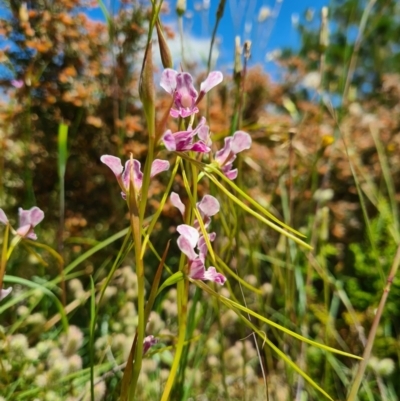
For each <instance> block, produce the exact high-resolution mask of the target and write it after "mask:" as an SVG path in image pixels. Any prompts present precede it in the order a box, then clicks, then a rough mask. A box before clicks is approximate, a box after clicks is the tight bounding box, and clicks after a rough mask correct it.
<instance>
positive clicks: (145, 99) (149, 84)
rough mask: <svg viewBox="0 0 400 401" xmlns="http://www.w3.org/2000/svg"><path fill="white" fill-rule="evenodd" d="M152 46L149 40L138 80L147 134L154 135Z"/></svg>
mask: <svg viewBox="0 0 400 401" xmlns="http://www.w3.org/2000/svg"><path fill="white" fill-rule="evenodd" d="M152 48H153V46H152V43H151V42H149V44H148V45H147V48H146V52H145V55H144V60H143V66H142V72H141V74H140V82H139V96H140V100H141V101H142V104H143V110H144V113H145V115H146V121H147V127H148V130H149V135H150V136H154V135H155V131H154V130H155V97H156V95H155V87H154V79H153V50H152Z"/></svg>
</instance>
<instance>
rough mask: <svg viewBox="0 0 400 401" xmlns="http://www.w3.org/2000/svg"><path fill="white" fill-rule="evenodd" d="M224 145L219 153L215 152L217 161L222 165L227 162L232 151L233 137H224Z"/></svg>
mask: <svg viewBox="0 0 400 401" xmlns="http://www.w3.org/2000/svg"><path fill="white" fill-rule="evenodd" d="M224 142H225V143H224V146H223V148H222V149H220V150H219V151H218V152H217V153H215V157H214V159H215V161H216V162H217V163H218V164H219V165H220V166H222V165H223V164H225V162H226V160H227V158H228V156H229V155H230V153H231V142H232V137H231V136H228V137H226V138H225V139H224Z"/></svg>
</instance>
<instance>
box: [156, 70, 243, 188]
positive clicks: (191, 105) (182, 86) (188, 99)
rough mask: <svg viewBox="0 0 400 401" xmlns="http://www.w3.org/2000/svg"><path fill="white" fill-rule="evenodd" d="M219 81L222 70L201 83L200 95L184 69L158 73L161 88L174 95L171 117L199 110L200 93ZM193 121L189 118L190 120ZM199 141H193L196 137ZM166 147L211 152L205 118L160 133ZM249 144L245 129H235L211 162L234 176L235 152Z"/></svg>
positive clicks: (228, 176)
mask: <svg viewBox="0 0 400 401" xmlns="http://www.w3.org/2000/svg"><path fill="white" fill-rule="evenodd" d="M221 81H222V73H221V72H219V71H213V72H211V73H210V74H209V75H208V77H207V78H206V80H205V81H204V82H202V83H201V85H200V94H198V93H197V91H196V89H195V88H194V86H193V78H192V76H191V75H190V74H189V73H187V72H181V73H178V72H177V71H174V70H172V69H170V68H167V69H166V70H164V72H163V74H162V76H161V87H162V88H164V89H165V90H166V91H167V92H168V93H170V94H171V95H172V96H173V99H174V107H175V108H171V110H170V114H171V116H172V117H183V118H185V117H189V116H192V115H193V114H195V113H197V112H198V111H199V109H198V107H197V104H198V103H199V101H200V100H201V99H202V98H203V96H204V95H205V94H206V93H207V92H208V91H209V90H210V89H212V88H213V87H214V86H216V85H218V84H219V83H220V82H221ZM191 121H192V120H191ZM196 136H197V137H198V139H199V140H198V141H196V142H195V137H196ZM163 142H164V145H165V147H166V149H168V150H170V151H176V152H185V151H189V150H190V151H193V152H198V153H210V152H211V145H212V141H211V138H210V129H209V127H208V126H207V125H206V119H205V118H204V117H202V118H201V119H200V122H199V124H198V125H197V127H196V128H194V129H193V128H192V126H191V124H190V125H189V127H188V129H187V130H186V131H179V132H176V133H172V132H171V130H167V131H166V132H165V133H164V135H163ZM250 146H251V137H250V135H249V134H248V133H246V132H244V131H236V132H235V133H234V134H233V136H231V137H227V138H225V144H224V147H223V148H222V149H220V150H218V151H217V152H216V153H215V156H214V157H211V159H213V160H214V161H213V162H212V164H213V165H214V166H215V167H217V168H220V169H221V171H222V172H223V173H224V174H225V176H226V177H227V178H229V179H230V180H234V179H235V178H236V177H237V169H233V162H234V160H235V159H236V155H237V154H238V153H239V152H242V151H243V150H246V149H249V148H250Z"/></svg>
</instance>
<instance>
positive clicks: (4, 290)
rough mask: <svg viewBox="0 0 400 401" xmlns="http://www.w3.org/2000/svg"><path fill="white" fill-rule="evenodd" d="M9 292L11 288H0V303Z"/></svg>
mask: <svg viewBox="0 0 400 401" xmlns="http://www.w3.org/2000/svg"><path fill="white" fill-rule="evenodd" d="M11 291H12V288H11V287H8V288H2V289H1V290H0V301H1V300H2V299H4V298H5V297H6V296H7V295H9V294H10V292H11Z"/></svg>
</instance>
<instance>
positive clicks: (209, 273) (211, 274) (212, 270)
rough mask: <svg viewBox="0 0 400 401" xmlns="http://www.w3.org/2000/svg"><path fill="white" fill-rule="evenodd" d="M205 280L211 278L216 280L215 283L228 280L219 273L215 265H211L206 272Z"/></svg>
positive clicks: (222, 282)
mask: <svg viewBox="0 0 400 401" xmlns="http://www.w3.org/2000/svg"><path fill="white" fill-rule="evenodd" d="M203 280H210V281H214V283H217V284H220V285H223V284H224V283H225V281H226V277H225V276H224V275H223V274H221V273H218V272H217V270H216V269H215V267H213V266H210V267H209V268H208V270H207V271H205V272H204V279H203Z"/></svg>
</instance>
